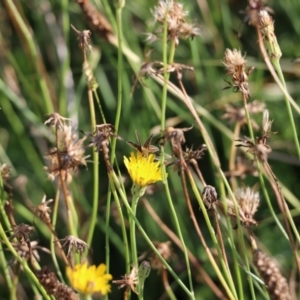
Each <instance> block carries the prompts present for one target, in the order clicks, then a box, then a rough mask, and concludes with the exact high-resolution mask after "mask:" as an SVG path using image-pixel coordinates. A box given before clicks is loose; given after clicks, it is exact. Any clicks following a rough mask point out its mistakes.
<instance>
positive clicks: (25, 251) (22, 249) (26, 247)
mask: <svg viewBox="0 0 300 300" xmlns="http://www.w3.org/2000/svg"><path fill="white" fill-rule="evenodd" d="M11 244H12V246H13V247H14V248H15V250H16V251H17V253H18V254H19V255H20V257H22V258H23V259H26V260H27V259H29V258H30V257H31V256H34V258H35V259H36V260H37V261H39V260H40V256H39V254H38V250H42V251H43V252H45V253H48V254H51V252H50V251H49V249H47V248H45V247H41V246H39V244H38V242H37V241H31V242H30V243H29V244H26V243H20V242H12V243H11Z"/></svg>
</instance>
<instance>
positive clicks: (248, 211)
mask: <svg viewBox="0 0 300 300" xmlns="http://www.w3.org/2000/svg"><path fill="white" fill-rule="evenodd" d="M235 198H236V201H237V205H238V206H237V208H238V218H239V219H240V222H241V223H242V224H243V225H245V226H246V227H249V226H251V225H256V224H257V222H256V220H255V219H254V218H253V216H254V214H255V213H256V211H257V208H258V206H259V203H260V197H259V193H258V192H255V191H253V189H251V188H249V187H247V188H240V189H238V190H237V192H236V193H235ZM227 209H228V214H229V215H231V216H235V217H236V211H235V207H234V203H233V201H232V200H230V199H227Z"/></svg>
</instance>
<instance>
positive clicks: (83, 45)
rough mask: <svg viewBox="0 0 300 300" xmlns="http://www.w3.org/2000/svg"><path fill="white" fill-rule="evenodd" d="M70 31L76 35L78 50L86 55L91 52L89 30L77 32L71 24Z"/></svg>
mask: <svg viewBox="0 0 300 300" xmlns="http://www.w3.org/2000/svg"><path fill="white" fill-rule="evenodd" d="M71 27H72V29H73V30H74V31H75V32H76V34H77V40H78V41H79V44H78V46H79V48H80V49H82V50H83V51H85V52H86V53H88V52H91V51H92V46H91V35H92V33H91V32H90V31H89V30H83V31H79V30H77V29H76V28H75V27H74V26H73V25H72V24H71Z"/></svg>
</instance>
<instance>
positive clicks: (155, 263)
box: [149, 241, 174, 270]
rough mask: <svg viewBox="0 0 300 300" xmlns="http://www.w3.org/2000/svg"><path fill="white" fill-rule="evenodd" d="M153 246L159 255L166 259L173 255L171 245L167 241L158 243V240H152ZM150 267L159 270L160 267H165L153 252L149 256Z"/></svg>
mask: <svg viewBox="0 0 300 300" xmlns="http://www.w3.org/2000/svg"><path fill="white" fill-rule="evenodd" d="M153 244H154V246H155V247H156V249H157V250H158V252H159V253H160V255H161V256H162V257H163V258H164V259H165V260H166V261H168V260H170V259H172V257H173V256H174V253H173V249H172V247H171V242H170V241H167V242H164V243H159V242H153ZM149 260H150V264H151V268H153V269H156V270H161V269H162V268H165V266H164V265H163V264H162V262H161V261H160V259H159V257H158V256H157V255H156V254H155V253H152V254H151V257H150V258H149Z"/></svg>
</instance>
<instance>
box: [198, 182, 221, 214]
mask: <svg viewBox="0 0 300 300" xmlns="http://www.w3.org/2000/svg"><path fill="white" fill-rule="evenodd" d="M202 199H203V202H204V204H205V205H206V206H207V208H208V209H211V208H212V207H214V203H216V202H217V201H218V194H217V191H216V189H215V188H214V187H213V186H211V185H207V186H206V187H204V189H203V192H202Z"/></svg>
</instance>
